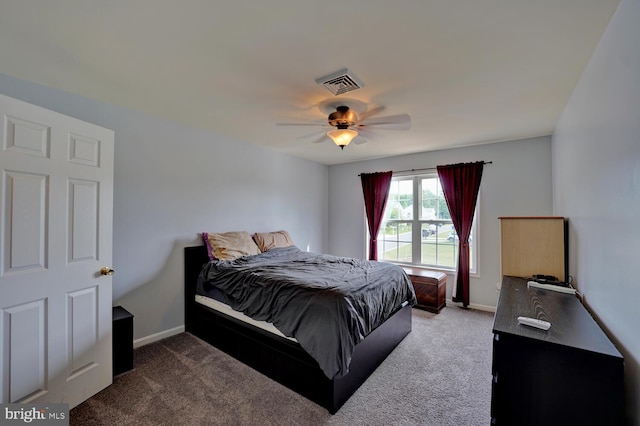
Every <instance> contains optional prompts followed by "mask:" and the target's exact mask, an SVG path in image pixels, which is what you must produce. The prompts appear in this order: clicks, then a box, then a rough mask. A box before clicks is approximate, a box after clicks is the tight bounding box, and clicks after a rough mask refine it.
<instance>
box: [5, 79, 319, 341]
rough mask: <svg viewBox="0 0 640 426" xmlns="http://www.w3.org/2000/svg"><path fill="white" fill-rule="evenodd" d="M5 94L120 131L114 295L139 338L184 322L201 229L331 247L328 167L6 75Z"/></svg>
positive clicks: (313, 247) (314, 248) (117, 137)
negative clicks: (188, 256)
mask: <svg viewBox="0 0 640 426" xmlns="http://www.w3.org/2000/svg"><path fill="white" fill-rule="evenodd" d="M0 93H3V94H5V95H7V96H11V97H14V98H17V99H21V100H23V101H26V102H30V103H32V104H35V105H39V106H42V107H45V108H48V109H51V110H54V111H56V112H59V113H62V114H66V115H70V116H73V117H76V118H79V119H81V120H84V121H87V122H90V123H94V124H97V125H100V126H103V127H106V128H109V129H112V130H114V131H115V165H114V166H115V172H114V233H113V259H114V262H113V265H112V266H113V268H114V269H115V270H116V274H115V275H114V278H113V298H114V305H117V304H121V305H123V306H124V307H125V308H126V309H128V310H129V311H130V312H131V313H133V314H134V315H135V319H134V329H135V330H134V338H135V339H140V338H144V337H147V336H151V335H153V334H156V333H162V332H165V331H166V330H171V329H174V328H176V327H180V326H182V325H183V324H184V309H183V278H182V273H183V267H182V263H183V255H182V248H183V247H184V246H185V245H195V244H200V243H201V242H200V240H199V239H198V233H199V232H201V231H208V232H224V231H232V230H246V231H249V232H257V231H273V230H277V229H287V230H289V231H290V233H291V236H292V238H293V239H294V241H295V243H296V244H297V245H298V246H299V247H301V248H302V249H307V248H308V249H309V250H312V251H324V250H326V245H327V207H326V199H327V182H328V168H327V167H326V166H323V165H319V164H317V163H313V162H309V161H305V160H300V159H298V158H295V157H291V156H288V155H283V154H280V153H277V152H275V151H272V150H268V149H264V148H262V147H258V146H255V145H250V144H247V143H244V142H239V141H236V140H231V139H229V138H225V137H223V136H220V135H216V134H213V133H208V132H205V131H201V130H197V129H193V128H189V127H185V126H182V125H180V124H177V123H175V122H172V121H170V120H166V119H162V118H159V117H153V116H149V115H146V114H143V113H140V112H136V111H132V110H128V109H125V108H120V107H117V106H114V105H108V104H104V103H101V102H97V101H94V100H91V99H87V98H83V97H80V96H76V95H73V94H69V93H65V92H61V91H57V90H53V89H50V88H46V87H43V86H38V85H35V84H32V83H28V82H25V81H21V80H18V79H15V78H11V77H8V76H5V75H2V74H0Z"/></svg>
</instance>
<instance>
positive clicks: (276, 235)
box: [253, 231, 293, 252]
mask: <svg viewBox="0 0 640 426" xmlns="http://www.w3.org/2000/svg"><path fill="white" fill-rule="evenodd" d="M253 239H254V240H255V242H256V244H257V245H258V248H259V249H260V251H262V252H265V251H267V250H271V249H272V248H276V247H289V246H292V245H293V240H292V239H291V236H290V235H289V233H288V232H287V231H275V232H256V233H255V234H254V235H253Z"/></svg>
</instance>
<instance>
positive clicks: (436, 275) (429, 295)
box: [402, 266, 447, 314]
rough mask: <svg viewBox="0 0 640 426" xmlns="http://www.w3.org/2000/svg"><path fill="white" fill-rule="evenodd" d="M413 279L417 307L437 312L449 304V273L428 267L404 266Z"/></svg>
mask: <svg viewBox="0 0 640 426" xmlns="http://www.w3.org/2000/svg"><path fill="white" fill-rule="evenodd" d="M402 269H404V271H405V272H406V273H407V275H408V276H409V279H411V283H412V284H413V289H414V290H415V292H416V298H417V299H418V303H417V304H416V306H415V307H416V308H420V309H424V310H426V311H429V312H433V313H435V314H439V313H440V310H441V309H442V308H444V307H445V306H446V305H447V274H445V273H444V272H437V271H429V270H426V269H420V268H412V267H409V266H403V268H402Z"/></svg>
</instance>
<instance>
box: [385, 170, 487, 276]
mask: <svg viewBox="0 0 640 426" xmlns="http://www.w3.org/2000/svg"><path fill="white" fill-rule="evenodd" d="M476 241H477V238H476V225H475V220H474V224H473V227H472V230H471V236H470V237H469V250H470V258H471V264H470V267H471V272H475V271H476V259H477V251H476ZM378 259H379V260H384V261H387V262H393V263H400V264H411V265H416V266H429V267H435V268H442V269H450V270H454V269H455V268H456V262H457V259H458V236H457V235H456V232H455V230H454V228H453V224H452V222H451V216H450V215H449V209H448V208H447V202H446V200H445V198H444V193H443V192H442V188H441V187H440V179H438V175H437V174H428V175H416V176H399V177H394V178H393V179H392V180H391V188H390V189H389V198H388V200H387V207H386V210H385V213H384V219H383V222H382V225H381V226H380V233H379V234H378Z"/></svg>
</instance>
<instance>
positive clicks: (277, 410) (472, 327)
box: [70, 306, 493, 426]
mask: <svg viewBox="0 0 640 426" xmlns="http://www.w3.org/2000/svg"><path fill="white" fill-rule="evenodd" d="M492 322H493V314H491V313H486V312H479V311H474V310H465V309H461V308H458V307H454V306H449V307H446V308H445V309H443V310H442V312H441V313H440V314H439V315H434V314H430V313H427V312H424V311H421V310H417V309H414V310H413V331H412V332H411V333H410V334H409V335H408V336H407V337H406V338H405V340H403V341H402V343H401V344H400V345H399V346H398V347H397V348H396V350H395V351H394V352H393V353H392V354H391V355H390V356H389V357H388V358H387V360H385V362H384V363H383V364H382V365H381V366H380V367H379V368H378V370H376V371H375V372H374V374H373V375H372V376H371V377H370V378H369V379H368V380H367V381H366V382H365V383H364V384H363V385H362V386H361V387H360V389H359V390H358V391H357V392H356V393H355V394H354V395H353V396H352V397H351V399H350V400H349V401H347V403H346V404H345V405H344V406H343V407H342V408H341V409H340V411H338V413H336V414H335V415H333V416H332V415H330V414H329V413H328V412H327V411H326V410H325V409H324V408H322V407H320V406H318V405H316V404H314V403H312V402H310V401H309V400H307V399H305V398H303V397H301V396H299V395H298V394H296V393H294V392H293V391H290V390H289V389H287V388H285V387H283V386H281V385H279V384H278V383H275V382H273V381H272V380H270V379H268V378H266V377H265V376H263V375H261V374H260V373H257V372H256V371H254V370H252V369H251V368H249V367H247V366H245V365H244V364H242V363H240V362H238V361H236V360H235V359H233V358H231V357H229V356H228V355H226V354H224V353H223V352H221V351H219V350H217V349H215V348H213V347H211V346H210V345H208V344H206V343H205V342H203V341H201V340H199V339H197V338H196V337H194V336H192V335H190V334H188V333H183V334H180V335H177V336H173V337H170V338H168V339H165V340H162V341H160V342H156V343H153V344H150V345H147V346H143V347H141V348H138V349H136V351H135V353H134V370H133V371H131V372H128V373H125V374H122V375H120V376H118V377H116V378H115V379H114V383H113V384H112V385H111V386H110V387H108V388H107V389H105V390H103V391H102V392H100V393H99V394H97V395H95V396H94V397H93V398H91V399H89V400H87V401H85V402H84V403H83V404H81V405H79V406H77V407H76V408H74V409H73V410H71V413H70V424H71V425H438V426H443V425H452V426H453V425H455V426H459V425H486V424H489V421H490V415H489V412H490V408H489V407H490V398H491V345H492V334H491V326H492Z"/></svg>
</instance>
